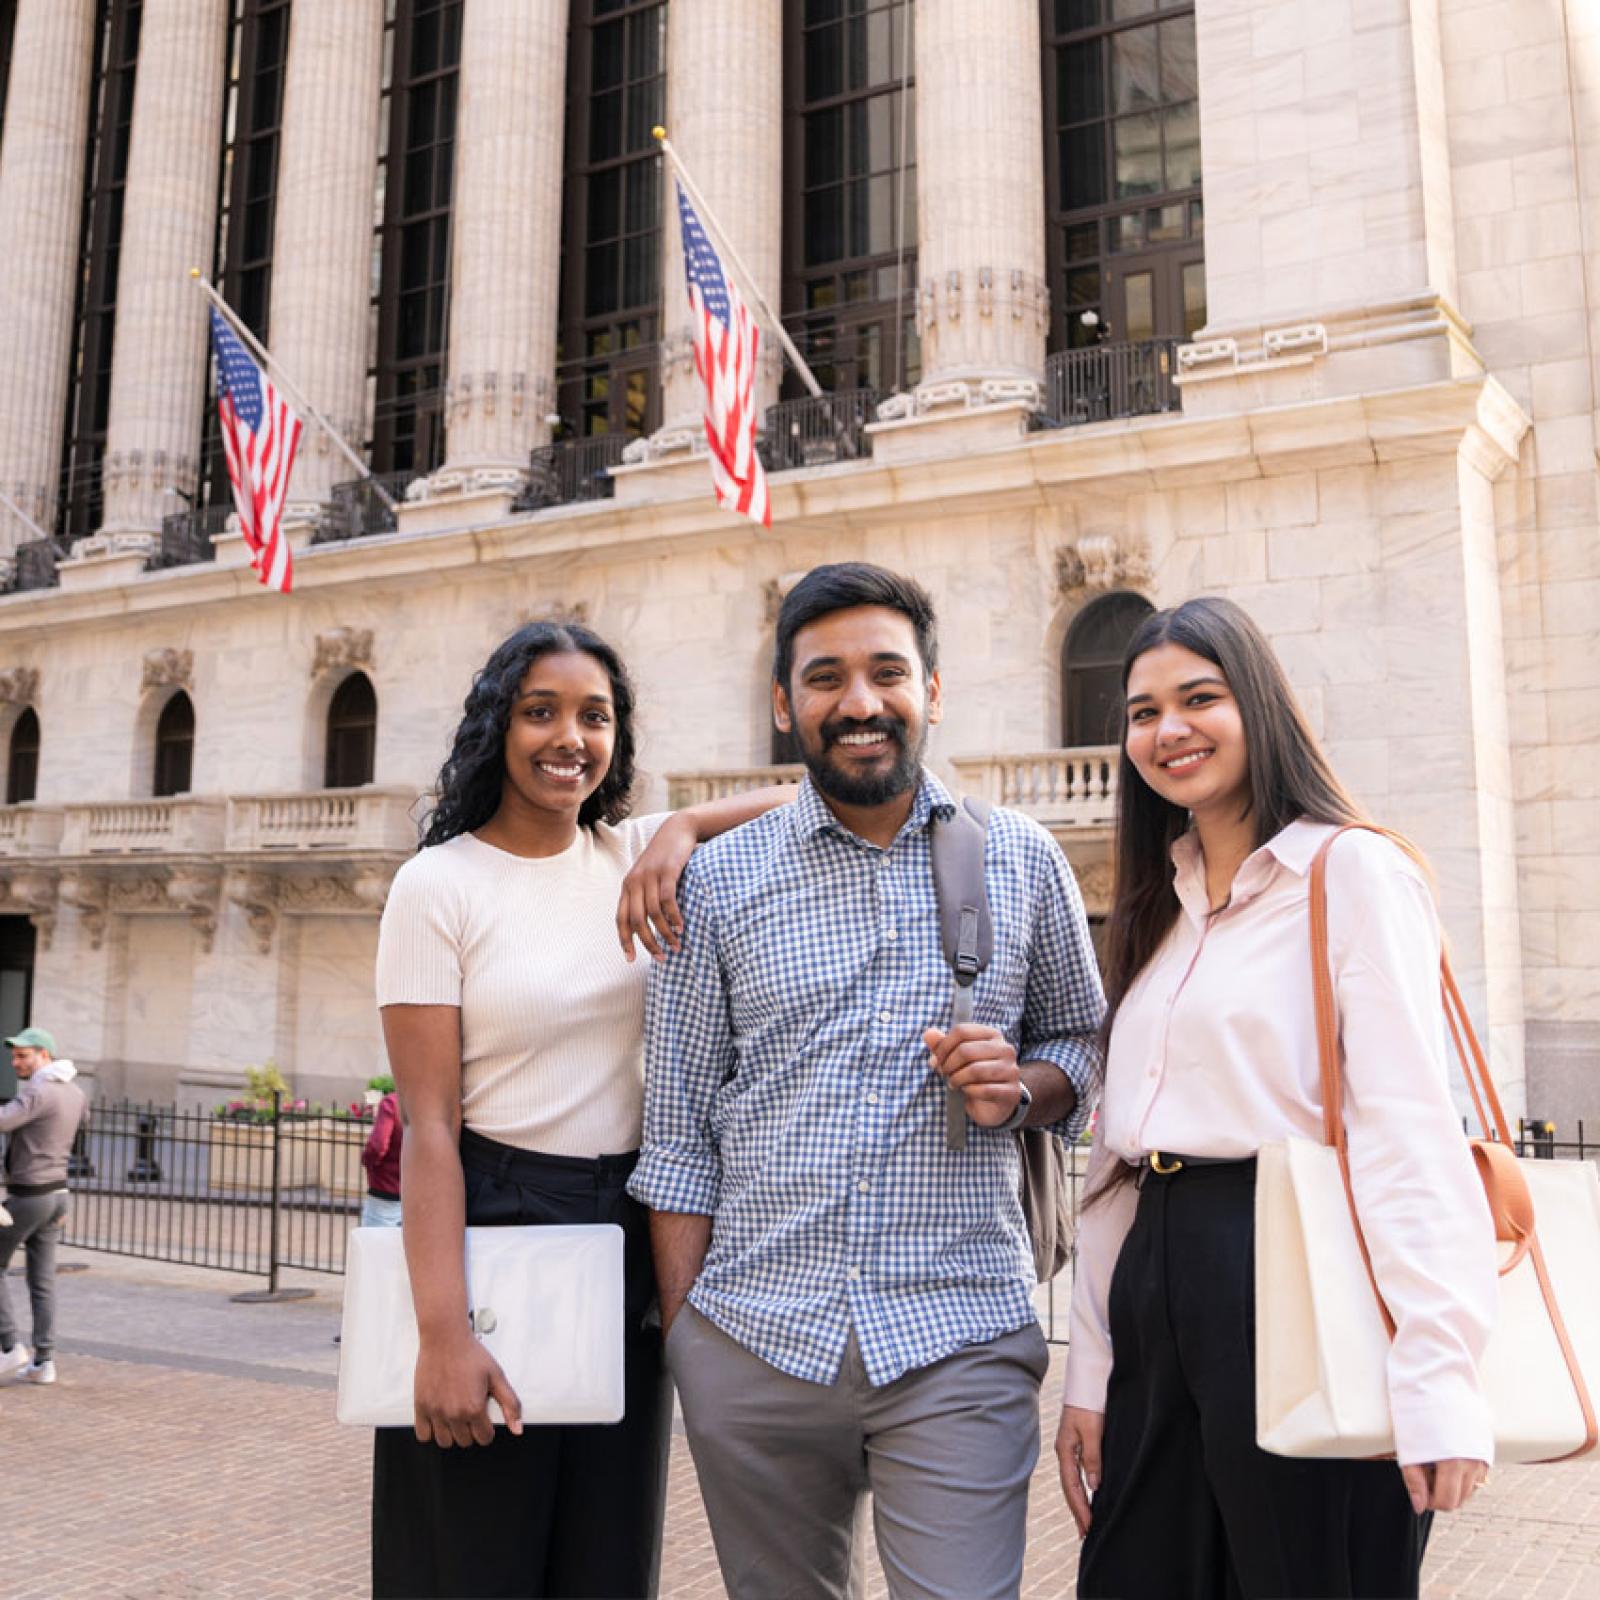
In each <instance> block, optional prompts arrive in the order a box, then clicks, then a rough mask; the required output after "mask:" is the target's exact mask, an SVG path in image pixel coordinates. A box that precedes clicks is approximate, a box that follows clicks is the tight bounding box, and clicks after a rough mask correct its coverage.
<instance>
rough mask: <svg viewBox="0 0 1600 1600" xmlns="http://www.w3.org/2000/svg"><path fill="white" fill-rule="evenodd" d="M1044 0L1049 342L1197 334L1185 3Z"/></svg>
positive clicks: (1193, 132)
mask: <svg viewBox="0 0 1600 1600" xmlns="http://www.w3.org/2000/svg"><path fill="white" fill-rule="evenodd" d="M1042 3H1043V7H1044V10H1043V27H1044V40H1045V49H1044V106H1045V188H1046V215H1047V217H1048V219H1049V221H1048V234H1049V251H1048V254H1049V260H1050V300H1051V305H1052V307H1053V315H1052V327H1051V345H1052V348H1054V349H1057V350H1060V349H1067V348H1076V347H1079V346H1083V345H1091V344H1096V343H1099V342H1101V341H1102V340H1111V341H1114V342H1119V343H1120V342H1122V341H1124V340H1140V339H1152V338H1157V337H1162V336H1179V337H1182V336H1188V335H1192V334H1193V333H1194V332H1195V330H1196V329H1198V328H1199V327H1200V326H1201V324H1202V323H1204V321H1205V316H1206V282H1205V263H1204V246H1203V243H1202V232H1203V227H1204V211H1203V208H1202V205H1201V198H1200V103H1199V99H1198V95H1199V76H1198V73H1197V70H1196V65H1195V32H1194V5H1193V3H1192V0H1187V3H1183V4H1177V3H1168V0H1042ZM1085 313H1093V316H1092V317H1091V319H1090V320H1089V321H1087V322H1086V321H1085V320H1084V318H1085Z"/></svg>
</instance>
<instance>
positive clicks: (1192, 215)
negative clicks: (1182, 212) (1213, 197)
mask: <svg viewBox="0 0 1600 1600" xmlns="http://www.w3.org/2000/svg"><path fill="white" fill-rule="evenodd" d="M1205 231H1206V205H1205V201H1204V200H1191V201H1190V202H1189V237H1190V238H1191V239H1198V238H1199V237H1200V236H1201V234H1203V233H1204V232H1205Z"/></svg>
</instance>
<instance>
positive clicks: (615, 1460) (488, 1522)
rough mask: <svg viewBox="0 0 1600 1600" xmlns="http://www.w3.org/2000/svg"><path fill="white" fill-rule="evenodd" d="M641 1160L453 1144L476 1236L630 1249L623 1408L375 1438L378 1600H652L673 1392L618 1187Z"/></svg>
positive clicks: (639, 1240) (646, 1257) (645, 1273)
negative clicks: (489, 1231) (599, 1418)
mask: <svg viewBox="0 0 1600 1600" xmlns="http://www.w3.org/2000/svg"><path fill="white" fill-rule="evenodd" d="M637 1159H638V1157H637V1153H634V1154H629V1155H621V1156H602V1157H601V1158H600V1159H599V1160H597V1161H580V1160H576V1159H573V1158H571V1157H567V1156H547V1155H538V1154H535V1153H534V1152H531V1151H527V1150H516V1149H513V1148H511V1146H509V1145H502V1144H498V1143H496V1142H495V1141H493V1140H491V1139H485V1138H483V1137H482V1136H481V1135H478V1134H474V1133H472V1132H471V1131H467V1132H464V1133H463V1134H462V1136H461V1166H462V1170H463V1174H464V1176H465V1179H466V1199H467V1222H468V1223H469V1225H471V1226H474V1227H511V1226H516V1225H519V1224H521V1225H529V1224H551V1223H580V1222H615V1223H617V1224H618V1225H619V1226H620V1227H621V1228H622V1230H623V1235H624V1240H625V1269H624V1270H625V1274H626V1290H625V1299H624V1304H625V1316H626V1329H625V1340H624V1344H625V1352H626V1360H627V1369H626V1370H627V1377H626V1390H625V1393H626V1404H627V1410H626V1412H625V1414H624V1416H623V1419H622V1421H621V1422H618V1423H614V1424H611V1425H609V1426H598V1425H596V1426H563V1427H544V1428H536V1427H525V1428H524V1429H523V1431H522V1435H521V1437H520V1438H518V1437H514V1436H513V1435H512V1434H511V1433H510V1432H509V1431H508V1430H507V1429H505V1428H496V1429H495V1436H494V1443H493V1444H491V1445H473V1446H472V1447H471V1448H470V1449H467V1450H460V1449H450V1450H441V1449H440V1448H439V1447H438V1446H437V1445H435V1444H420V1443H419V1442H418V1441H417V1436H416V1434H415V1433H413V1432H412V1430H411V1429H410V1428H379V1429H378V1430H377V1442H376V1444H375V1446H374V1452H373V1472H372V1592H373V1594H374V1596H375V1597H377V1600H401V1597H411V1596H429V1597H442V1596H451V1597H456V1596H466V1595H470V1596H473V1597H474V1600H476V1597H478V1596H518V1597H522V1596H529V1597H543V1596H549V1597H552V1600H638V1597H641V1596H650V1595H654V1594H655V1592H656V1581H657V1575H658V1572H659V1569H660V1563H661V1525H662V1520H663V1518H664V1516H665V1512H666V1481H667V1450H668V1446H669V1445H670V1443H671V1426H672V1386H671V1383H670V1381H669V1380H668V1378H667V1376H666V1373H665V1369H664V1367H663V1365H662V1360H661V1334H660V1330H659V1328H657V1327H656V1326H655V1325H654V1318H651V1325H650V1326H648V1327H647V1326H646V1325H645V1318H646V1315H647V1314H648V1313H649V1311H650V1309H651V1307H652V1306H653V1305H654V1304H655V1275H654V1272H653V1270H652V1267H651V1263H650V1233H649V1224H648V1219H647V1215H646V1213H645V1211H644V1208H643V1207H641V1206H640V1205H639V1204H638V1203H637V1202H636V1201H634V1200H631V1199H629V1197H628V1194H627V1191H626V1188H625V1185H626V1184H627V1181H628V1174H629V1173H631V1172H632V1171H633V1168H634V1163H635V1162H636V1161H637Z"/></svg>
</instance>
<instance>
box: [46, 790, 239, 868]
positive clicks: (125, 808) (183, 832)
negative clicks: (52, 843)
mask: <svg viewBox="0 0 1600 1600" xmlns="http://www.w3.org/2000/svg"><path fill="white" fill-rule="evenodd" d="M63 814H64V824H63V827H62V831H61V854H62V855H64V856H102V855H123V856H126V855H150V854H160V855H211V854H214V853H215V852H216V851H218V850H220V849H221V848H222V838H223V822H224V818H225V815H226V806H225V805H224V802H223V801H221V800H218V799H206V798H201V797H196V796H193V795H173V796H172V797H170V798H168V799H161V800H117V801H111V802H108V803H103V804H89V805H74V806H67V807H65V808H64V813H63Z"/></svg>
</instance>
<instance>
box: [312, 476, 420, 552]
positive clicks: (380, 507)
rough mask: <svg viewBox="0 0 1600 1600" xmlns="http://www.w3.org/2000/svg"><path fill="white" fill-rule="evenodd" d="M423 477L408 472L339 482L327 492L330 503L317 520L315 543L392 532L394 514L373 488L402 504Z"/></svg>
mask: <svg viewBox="0 0 1600 1600" xmlns="http://www.w3.org/2000/svg"><path fill="white" fill-rule="evenodd" d="M421 476H423V474H421V473H420V472H413V471H410V470H409V469H408V470H407V471H405V472H376V473H374V474H373V475H372V476H371V477H370V478H351V479H350V480H349V481H348V482H346V483H336V484H334V486H333V487H332V488H331V489H330V490H329V491H328V500H327V503H326V504H325V505H324V506H323V508H322V515H321V516H320V517H319V518H318V519H317V530H316V532H315V533H313V534H312V535H311V542H312V543H313V544H336V543H338V542H339V541H340V540H343V539H365V538H368V537H370V536H371V535H373V534H377V533H393V532H394V528H395V520H394V512H392V511H391V510H390V509H389V508H388V506H386V505H385V504H384V503H383V501H382V500H381V499H379V498H378V495H377V493H376V492H375V488H374V486H376V487H377V488H381V489H382V490H383V491H384V492H385V493H386V494H387V495H388V496H389V498H390V499H391V500H394V501H403V500H404V499H405V497H406V489H407V487H408V486H409V485H410V484H412V483H414V482H415V481H416V480H417V479H418V478H420V477H421Z"/></svg>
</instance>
